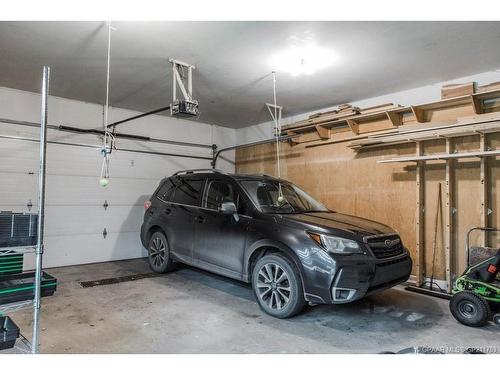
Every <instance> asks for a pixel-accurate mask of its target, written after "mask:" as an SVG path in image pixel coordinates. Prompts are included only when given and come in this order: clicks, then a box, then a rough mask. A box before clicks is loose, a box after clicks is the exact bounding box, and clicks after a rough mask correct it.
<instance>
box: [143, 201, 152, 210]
mask: <svg viewBox="0 0 500 375" xmlns="http://www.w3.org/2000/svg"><path fill="white" fill-rule="evenodd" d="M149 207H151V201H146V202H144V208H145V209H146V210H147V209H148V208H149Z"/></svg>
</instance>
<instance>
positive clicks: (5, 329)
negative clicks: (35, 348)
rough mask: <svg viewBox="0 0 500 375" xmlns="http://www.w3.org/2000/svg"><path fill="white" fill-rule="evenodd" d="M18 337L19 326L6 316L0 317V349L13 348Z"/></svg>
mask: <svg viewBox="0 0 500 375" xmlns="http://www.w3.org/2000/svg"><path fill="white" fill-rule="evenodd" d="M18 337H19V327H18V326H17V325H16V323H14V321H13V320H12V319H11V318H9V317H8V316H2V317H0V350H4V349H10V348H13V347H14V345H15V344H16V340H17V339H18Z"/></svg>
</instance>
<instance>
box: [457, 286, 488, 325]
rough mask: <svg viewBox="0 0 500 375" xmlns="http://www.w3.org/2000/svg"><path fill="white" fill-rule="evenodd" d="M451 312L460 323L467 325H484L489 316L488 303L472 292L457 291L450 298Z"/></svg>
mask: <svg viewBox="0 0 500 375" xmlns="http://www.w3.org/2000/svg"><path fill="white" fill-rule="evenodd" d="M450 311H451V314H452V315H453V316H454V317H455V319H456V320H458V321H459V322H460V323H462V324H464V325H466V326H469V327H482V326H484V325H485V324H486V323H487V322H488V320H489V319H490V316H491V310H490V305H489V304H488V302H487V301H486V300H485V299H484V298H483V297H481V296H479V295H477V294H476V293H473V292H468V291H465V292H458V293H457V294H455V295H454V296H453V297H451V300H450Z"/></svg>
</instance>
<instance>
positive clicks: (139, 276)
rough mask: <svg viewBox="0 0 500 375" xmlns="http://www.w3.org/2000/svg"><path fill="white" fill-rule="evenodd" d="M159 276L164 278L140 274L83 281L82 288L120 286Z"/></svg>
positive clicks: (155, 274) (153, 274)
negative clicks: (120, 284)
mask: <svg viewBox="0 0 500 375" xmlns="http://www.w3.org/2000/svg"><path fill="white" fill-rule="evenodd" d="M158 276H162V275H160V274H157V273H139V274H135V275H129V276H120V277H112V278H109V279H100V280H91V281H81V282H80V285H81V286H82V288H92V287H94V286H100V285H111V284H119V283H124V282H127V281H135V280H141V279H149V278H152V277H158Z"/></svg>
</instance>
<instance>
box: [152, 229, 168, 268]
mask: <svg viewBox="0 0 500 375" xmlns="http://www.w3.org/2000/svg"><path fill="white" fill-rule="evenodd" d="M148 253H149V255H148V260H149V266H150V267H151V269H152V270H153V271H154V272H157V273H165V272H168V271H170V270H171V269H172V259H171V258H170V249H169V247H168V242H167V238H166V237H165V235H164V234H163V233H162V232H155V233H153V235H152V236H151V238H150V239H149V246H148Z"/></svg>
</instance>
